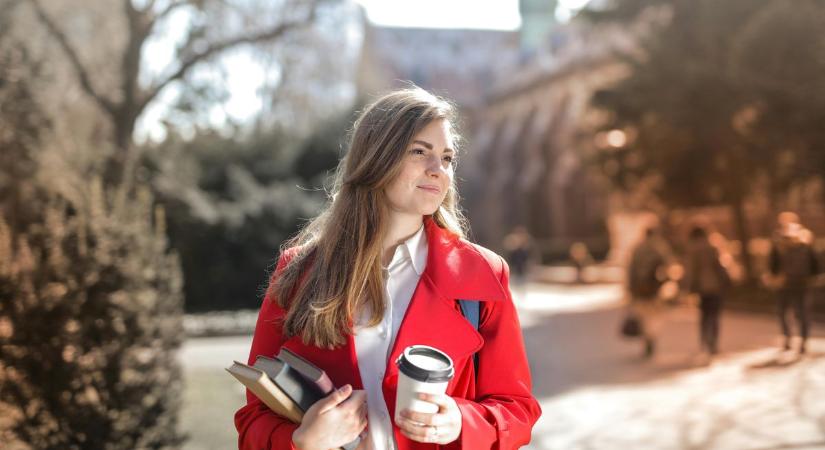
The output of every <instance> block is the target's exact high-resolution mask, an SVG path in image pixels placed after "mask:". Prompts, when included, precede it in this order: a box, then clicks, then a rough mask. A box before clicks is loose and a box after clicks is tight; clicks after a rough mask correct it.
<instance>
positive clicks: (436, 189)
mask: <svg viewBox="0 0 825 450" xmlns="http://www.w3.org/2000/svg"><path fill="white" fill-rule="evenodd" d="M418 189H423V190H425V191H427V192H429V193H431V194H440V193H441V188H439V187H438V186H418Z"/></svg>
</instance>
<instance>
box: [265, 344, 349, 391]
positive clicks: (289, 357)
mask: <svg viewBox="0 0 825 450" xmlns="http://www.w3.org/2000/svg"><path fill="white" fill-rule="evenodd" d="M278 359H280V360H281V361H284V362H285V363H287V364H289V366H290V367H292V368H293V369H295V370H297V371H298V373H300V374H301V376H303V377H304V378H306V379H307V381H310V382H312V383H313V384H315V386H317V387H318V389H319V390H320V391H321V392H323V393H324V395H329V393H330V392H332V391H333V390H334V389H335V386H334V385H333V384H332V380H330V379H329V376H328V375H327V373H326V372H324V371H323V370H321V369H320V368H318V367H317V366H315V365H314V364H312V363H311V362H309V361H307V360H306V359H304V358H303V357H301V356H300V355H297V354H295V353H293V352H292V351H290V350H289V349H288V348H285V347H281V352H280V353H278Z"/></svg>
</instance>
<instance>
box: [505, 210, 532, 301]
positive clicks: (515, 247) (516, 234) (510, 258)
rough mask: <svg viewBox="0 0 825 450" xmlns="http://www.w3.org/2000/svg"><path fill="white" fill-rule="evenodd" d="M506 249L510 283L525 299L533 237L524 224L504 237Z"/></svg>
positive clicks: (520, 297)
mask: <svg viewBox="0 0 825 450" xmlns="http://www.w3.org/2000/svg"><path fill="white" fill-rule="evenodd" d="M504 249H505V250H506V252H507V262H508V263H509V264H510V277H511V278H510V284H511V286H512V289H513V291H515V293H516V294H517V295H516V296H517V297H518V298H519V299H520V300H523V299H524V297H525V296H526V294H527V274H528V272H529V270H530V264H531V263H532V260H533V238H532V237H531V236H530V233H529V232H528V231H527V228H526V227H525V226H523V225H519V226H517V227H515V228H513V230H512V231H511V232H510V233H509V234H508V235H507V236H505V237H504Z"/></svg>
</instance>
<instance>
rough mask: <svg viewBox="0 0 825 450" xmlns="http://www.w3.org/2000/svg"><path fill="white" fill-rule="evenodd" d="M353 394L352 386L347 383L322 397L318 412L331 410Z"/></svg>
mask: <svg viewBox="0 0 825 450" xmlns="http://www.w3.org/2000/svg"><path fill="white" fill-rule="evenodd" d="M350 394H352V386H350V385H349V384H345V385H344V386H341V387H340V388H338V389H336V390H335V391H334V392H332V393H331V394H329V395H327V396H326V397H324V398H322V399H321V400H319V401H318V409H319V410H318V413H319V414H323V413H325V412H327V411H329V410H330V409H332V408H335V407H336V406H338V405H339V404H341V403H342V402H344V401H345V400H347V399H348V398H349V397H350Z"/></svg>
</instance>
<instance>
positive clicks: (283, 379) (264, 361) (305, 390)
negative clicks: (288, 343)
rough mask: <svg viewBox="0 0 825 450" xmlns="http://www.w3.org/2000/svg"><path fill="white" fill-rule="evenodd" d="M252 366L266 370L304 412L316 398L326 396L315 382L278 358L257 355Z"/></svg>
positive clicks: (273, 380) (319, 398)
mask: <svg viewBox="0 0 825 450" xmlns="http://www.w3.org/2000/svg"><path fill="white" fill-rule="evenodd" d="M254 367H257V368H259V369H261V370H263V371H264V372H266V374H267V375H269V378H271V379H272V382H273V383H275V385H276V386H278V388H280V389H281V391H283V392H284V393H285V394H286V395H287V396H289V398H291V399H292V401H294V402H295V404H296V405H298V408H300V409H301V411H303V412H306V411H307V410H308V409H309V408H310V407H311V406H312V405H314V404H315V402H317V401H318V400H321V399H322V398H324V397H326V393H324V392H322V391H321V390H320V389H319V388H318V387H317V386H315V384H313V383H311V382H309V381H307V380H306V379H304V377H303V376H302V375H301V374H300V373H299V372H298V371H297V370H295V369H294V368H292V367H290V365H289V364H287V363H286V362H284V361H283V360H281V359H279V358H270V357H267V356H263V355H258V357H257V358H256V359H255V365H254Z"/></svg>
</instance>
